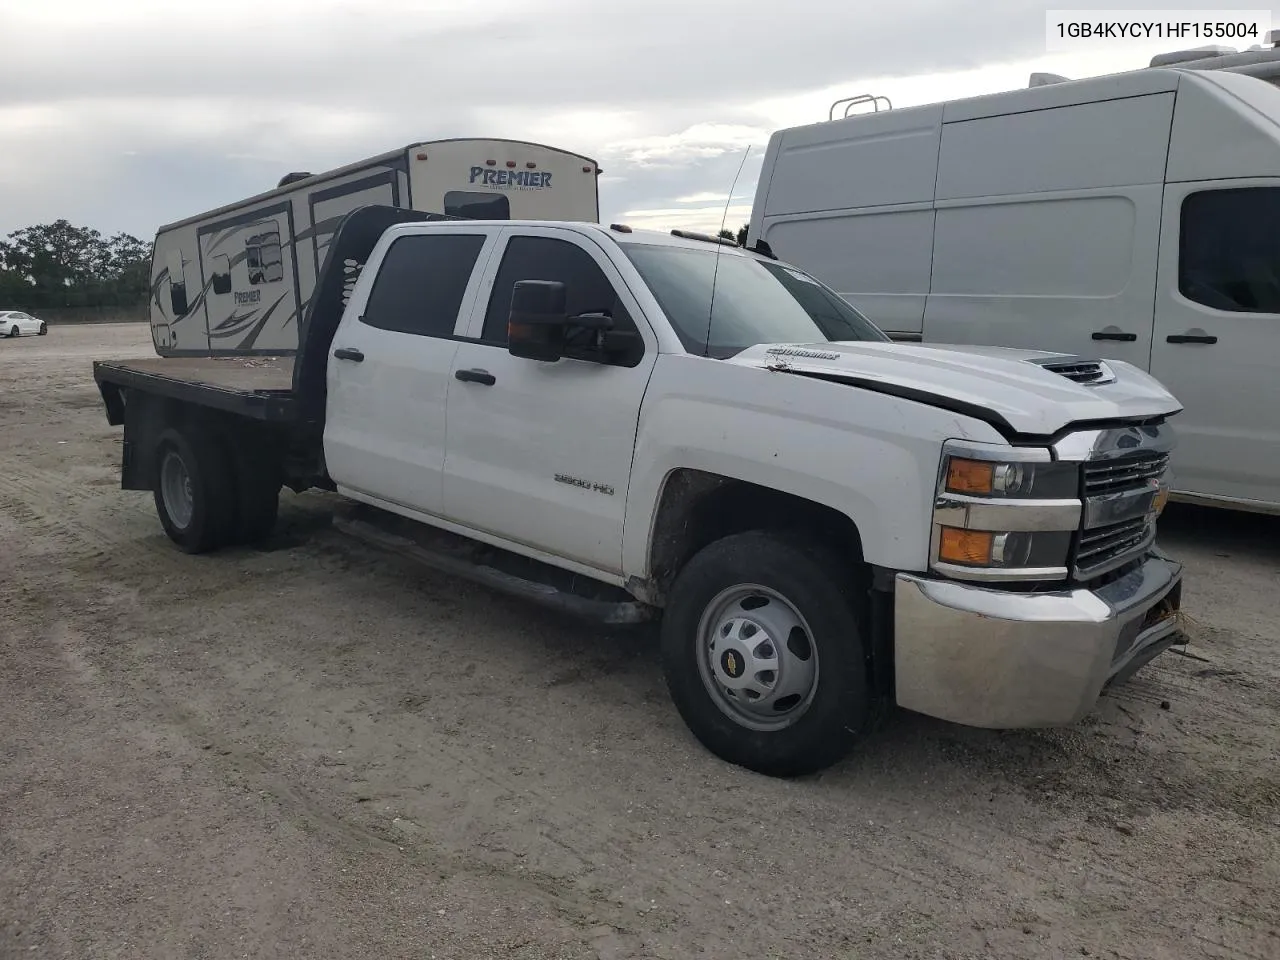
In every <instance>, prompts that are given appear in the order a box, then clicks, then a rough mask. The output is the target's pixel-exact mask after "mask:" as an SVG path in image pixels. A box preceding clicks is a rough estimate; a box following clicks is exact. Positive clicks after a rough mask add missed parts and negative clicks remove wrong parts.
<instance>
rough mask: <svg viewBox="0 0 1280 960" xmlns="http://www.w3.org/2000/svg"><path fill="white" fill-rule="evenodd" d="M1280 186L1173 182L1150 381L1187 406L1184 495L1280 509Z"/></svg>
mask: <svg viewBox="0 0 1280 960" xmlns="http://www.w3.org/2000/svg"><path fill="white" fill-rule="evenodd" d="M1277 218H1280V180H1277V179H1274V178H1273V179H1261V180H1219V181H1212V182H1210V183H1178V184H1174V183H1171V184H1169V185H1168V187H1166V189H1165V212H1164V224H1165V229H1164V236H1163V237H1162V239H1161V244H1160V280H1159V288H1158V290H1157V292H1156V328H1155V337H1154V339H1153V342H1152V345H1151V374H1152V376H1154V377H1155V378H1156V379H1157V380H1159V381H1160V382H1161V383H1163V384H1164V385H1165V386H1166V387H1167V388H1168V389H1169V391H1170V392H1171V393H1172V394H1173V395H1174V396H1175V397H1177V398H1178V400H1179V401H1181V403H1182V405H1183V411H1182V413H1180V414H1178V416H1177V417H1175V418H1174V420H1173V425H1174V430H1175V432H1176V434H1177V437H1178V445H1177V448H1176V449H1175V450H1174V453H1173V486H1174V490H1175V491H1180V492H1190V493H1195V494H1199V495H1201V496H1209V497H1218V498H1226V499H1230V500H1253V501H1264V502H1269V503H1276V502H1280V414H1277V412H1276V411H1277V410H1280V233H1277V231H1276V221H1277Z"/></svg>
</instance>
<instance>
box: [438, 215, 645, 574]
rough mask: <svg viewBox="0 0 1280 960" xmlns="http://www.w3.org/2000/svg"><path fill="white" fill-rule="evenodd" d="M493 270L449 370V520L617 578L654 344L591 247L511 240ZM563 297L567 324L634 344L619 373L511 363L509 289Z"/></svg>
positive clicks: (579, 363)
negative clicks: (537, 286) (633, 337)
mask: <svg viewBox="0 0 1280 960" xmlns="http://www.w3.org/2000/svg"><path fill="white" fill-rule="evenodd" d="M499 252H500V256H499V255H498V253H495V255H494V257H493V258H492V260H491V264H490V268H489V274H490V277H489V279H488V280H487V281H486V284H485V290H484V292H483V293H482V295H481V300H480V303H479V304H478V309H477V310H476V312H475V316H474V317H473V320H472V324H473V325H472V328H471V330H470V331H469V339H468V340H467V341H465V342H463V343H462V344H461V345H460V346H459V347H458V350H457V353H456V354H455V355H454V358H453V375H452V379H451V380H450V381H449V414H448V416H449V445H448V450H447V452H446V455H445V467H444V514H445V517H446V518H447V519H449V520H452V521H454V522H456V523H459V524H463V525H465V526H467V527H469V528H471V529H473V530H476V531H478V532H484V533H487V534H489V535H490V536H492V537H498V538H501V539H503V540H507V541H511V542H513V543H515V544H521V545H524V546H525V547H529V548H532V549H533V550H535V551H537V552H541V553H546V554H551V555H553V556H556V557H559V558H562V559H564V560H568V561H571V562H574V563H577V564H581V565H583V566H584V567H590V568H592V569H593V570H598V571H604V572H608V573H615V574H616V573H620V572H621V569H622V524H623V515H624V508H625V506H626V501H627V486H628V483H629V481H630V475H631V458H632V453H633V450H634V447H635V439H636V426H637V421H638V418H639V411H640V402H641V400H642V399H643V397H644V392H645V388H646V386H647V385H648V382H649V375H650V373H651V371H652V370H653V366H654V363H655V362H656V359H657V339H656V337H655V336H654V334H653V331H652V329H651V328H650V327H649V325H648V324H647V323H646V321H645V319H644V317H643V315H642V314H641V312H640V307H639V305H638V303H637V302H636V300H635V299H634V298H633V296H632V295H631V292H630V290H629V289H628V288H627V286H626V284H625V283H624V281H623V278H622V275H621V273H620V272H619V270H618V269H617V267H616V266H615V265H614V264H613V263H612V262H611V261H610V259H609V258H608V256H607V255H606V254H605V251H604V249H603V248H602V247H601V246H600V245H599V244H598V243H597V242H595V241H594V240H592V239H591V238H590V237H588V236H585V235H583V234H581V233H578V232H576V231H572V230H567V229H564V228H557V227H550V226H549V227H545V228H544V227H509V228H505V230H504V234H503V241H502V248H501V250H500V251H499ZM519 280H556V281H560V282H562V283H564V284H565V286H566V288H567V297H568V312H569V314H570V315H571V316H572V315H575V314H579V313H587V312H592V311H604V310H607V311H609V312H610V313H611V314H612V316H613V319H614V329H615V330H618V331H625V330H633V331H638V333H639V335H640V336H639V339H638V342H637V345H636V349H635V350H634V351H633V352H632V353H631V354H630V355H629V356H627V357H625V358H620V359H619V360H618V361H616V362H609V363H606V362H595V361H586V360H579V359H569V358H564V359H560V360H558V361H556V362H553V363H548V362H541V361H537V360H528V359H524V358H520V357H515V356H512V355H511V354H510V353H508V352H507V320H508V314H509V310H510V304H511V294H512V287H513V286H514V284H515V283H516V282H517V281H519Z"/></svg>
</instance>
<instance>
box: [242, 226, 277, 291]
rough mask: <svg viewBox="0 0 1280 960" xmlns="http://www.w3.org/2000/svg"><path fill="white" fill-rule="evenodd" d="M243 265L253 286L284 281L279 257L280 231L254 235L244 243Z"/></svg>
mask: <svg viewBox="0 0 1280 960" xmlns="http://www.w3.org/2000/svg"><path fill="white" fill-rule="evenodd" d="M244 254H245V264H246V265H247V266H248V268H249V282H250V283H252V284H253V285H254V286H257V285H259V284H263V283H277V282H278V281H280V280H283V279H284V262H283V260H282V259H281V256H280V231H279V230H272V231H270V232H267V233H256V234H254V235H253V236H251V237H249V238H248V239H246V240H245V242H244Z"/></svg>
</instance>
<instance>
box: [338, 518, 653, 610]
mask: <svg viewBox="0 0 1280 960" xmlns="http://www.w3.org/2000/svg"><path fill="white" fill-rule="evenodd" d="M333 526H334V527H335V528H336V529H337V530H339V531H341V532H342V533H345V534H347V535H348V536H350V537H353V538H355V539H357V540H359V541H361V542H362V543H365V544H368V545H369V546H372V547H376V548H378V549H381V550H385V551H387V552H389V553H394V554H397V555H399V556H402V557H405V558H406V559H409V560H412V561H414V562H415V563H419V564H422V565H423V566H426V567H429V568H431V569H432V570H436V571H439V572H440V573H445V574H448V575H450V576H456V577H461V578H462V579H465V580H469V581H471V582H473V583H478V584H481V585H483V586H487V587H491V588H493V589H495V590H500V591H502V592H503V593H506V594H510V595H512V596H516V597H520V598H522V599H525V600H531V601H533V602H534V603H536V604H538V605H540V606H543V607H547V608H549V609H552V610H557V611H559V612H561V613H567V614H569V615H570V616H574V617H577V618H579V619H583V620H589V621H592V622H594V623H601V624H609V625H615V626H616V625H628V624H638V623H646V622H648V621H650V620H654V619H656V617H657V615H658V613H659V611H658V610H657V608H655V607H651V606H649V605H648V604H645V603H641V602H640V601H638V600H636V599H635V597H633V596H632V595H631V594H629V593H627V592H626V591H625V590H623V589H622V588H621V587H614V586H610V585H609V584H607V583H600V582H599V581H596V580H592V579H591V578H590V577H584V576H580V575H578V574H574V573H570V572H568V571H566V570H562V569H560V568H559V567H553V566H551V565H550V564H547V563H542V562H540V561H538V560H532V559H529V558H527V557H522V556H520V555H518V554H514V553H511V552H509V551H506V550H502V549H499V548H498V547H491V546H489V545H488V544H483V543H479V542H477V541H475V540H471V539H469V538H467V537H461V536H458V535H456V534H452V533H448V532H447V531H444V530H440V529H437V528H435V527H430V526H427V525H426V524H422V523H418V522H417V521H415V520H409V519H407V518H405V517H401V516H398V515H396V514H393V513H389V512H387V511H385V510H379V509H377V508H376V507H370V506H367V505H365V504H357V505H355V506H353V507H351V508H350V509H346V510H339V511H338V512H337V513H335V515H334V518H333Z"/></svg>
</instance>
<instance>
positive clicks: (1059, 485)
mask: <svg viewBox="0 0 1280 960" xmlns="http://www.w3.org/2000/svg"><path fill="white" fill-rule="evenodd" d="M1046 452H1047V451H1046ZM993 455H995V453H994V451H993ZM946 461H947V465H946V472H945V474H944V484H943V492H944V493H953V494H960V495H962V496H975V497H1033V498H1035V499H1037V500H1054V499H1069V498H1072V497H1074V496H1075V495H1076V491H1077V489H1078V488H1079V485H1080V466H1079V464H1075V463H1054V462H1046V463H1035V462H1023V461H1013V462H998V461H991V460H977V459H974V458H972V457H962V456H954V455H948V456H947V457H946Z"/></svg>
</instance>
